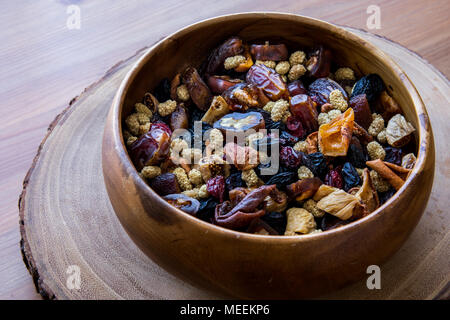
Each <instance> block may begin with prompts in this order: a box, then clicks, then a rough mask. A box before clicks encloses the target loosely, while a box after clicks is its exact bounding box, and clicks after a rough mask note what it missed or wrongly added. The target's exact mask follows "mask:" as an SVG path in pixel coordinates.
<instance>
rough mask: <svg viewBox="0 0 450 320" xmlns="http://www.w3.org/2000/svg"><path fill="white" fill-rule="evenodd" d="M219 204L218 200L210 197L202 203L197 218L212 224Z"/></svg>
mask: <svg viewBox="0 0 450 320" xmlns="http://www.w3.org/2000/svg"><path fill="white" fill-rule="evenodd" d="M218 204H219V202H218V201H217V200H215V199H214V198H213V197H209V198H208V199H206V200H201V201H200V207H199V209H198V211H197V217H198V218H200V219H202V220H203V221H206V222H211V220H212V218H213V217H214V211H215V210H216V206H217V205H218Z"/></svg>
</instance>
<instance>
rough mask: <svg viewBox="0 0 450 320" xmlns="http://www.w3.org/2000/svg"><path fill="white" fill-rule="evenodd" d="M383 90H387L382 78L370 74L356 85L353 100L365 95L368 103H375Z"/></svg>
mask: <svg viewBox="0 0 450 320" xmlns="http://www.w3.org/2000/svg"><path fill="white" fill-rule="evenodd" d="M383 90H385V86H384V83H383V80H382V79H381V77H380V76H379V75H377V74H376V73H372V74H368V75H367V76H364V77H362V78H361V79H359V80H358V81H357V82H356V83H355V86H354V87H353V91H352V98H353V97H355V96H357V95H360V94H365V95H366V97H367V101H369V102H374V101H375V100H376V99H377V98H378V96H379V95H380V93H381V92H382V91H383Z"/></svg>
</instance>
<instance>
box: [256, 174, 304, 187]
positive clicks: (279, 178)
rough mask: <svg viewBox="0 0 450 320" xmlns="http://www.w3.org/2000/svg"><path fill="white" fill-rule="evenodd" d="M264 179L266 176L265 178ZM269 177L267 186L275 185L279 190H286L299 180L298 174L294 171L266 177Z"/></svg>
mask: <svg viewBox="0 0 450 320" xmlns="http://www.w3.org/2000/svg"><path fill="white" fill-rule="evenodd" d="M263 177H264V176H263ZM265 177H269V179H268V180H267V182H266V183H265V184H266V185H271V184H275V185H276V186H277V188H278V189H280V190H284V189H285V188H286V186H287V185H289V184H291V183H294V182H295V181H297V180H298V175H297V172H292V171H286V172H280V173H277V174H276V175H273V176H265Z"/></svg>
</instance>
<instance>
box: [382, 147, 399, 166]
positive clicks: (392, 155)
mask: <svg viewBox="0 0 450 320" xmlns="http://www.w3.org/2000/svg"><path fill="white" fill-rule="evenodd" d="M384 151H385V152H386V155H385V156H384V159H383V160H384V161H386V162H390V163H394V164H396V165H398V166H401V165H402V149H399V148H394V147H386V148H384Z"/></svg>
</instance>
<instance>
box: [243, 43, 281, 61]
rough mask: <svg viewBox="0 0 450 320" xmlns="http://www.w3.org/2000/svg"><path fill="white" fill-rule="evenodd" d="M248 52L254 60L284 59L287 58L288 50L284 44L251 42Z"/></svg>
mask: <svg viewBox="0 0 450 320" xmlns="http://www.w3.org/2000/svg"><path fill="white" fill-rule="evenodd" d="M250 52H251V54H252V55H253V56H254V57H255V59H256V60H263V61H267V60H270V61H284V60H287V58H288V50H287V48H286V46H285V45H284V44H269V43H268V42H266V43H265V44H253V45H252V46H251V47H250Z"/></svg>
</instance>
